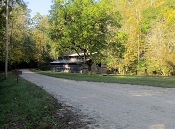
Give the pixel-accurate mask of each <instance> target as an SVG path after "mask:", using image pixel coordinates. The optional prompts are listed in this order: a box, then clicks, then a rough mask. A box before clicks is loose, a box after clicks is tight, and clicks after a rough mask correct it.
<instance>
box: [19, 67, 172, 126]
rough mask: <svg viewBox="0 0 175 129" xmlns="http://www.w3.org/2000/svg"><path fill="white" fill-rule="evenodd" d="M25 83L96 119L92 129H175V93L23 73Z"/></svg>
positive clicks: (167, 90) (145, 87)
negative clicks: (33, 84)
mask: <svg viewBox="0 0 175 129" xmlns="http://www.w3.org/2000/svg"><path fill="white" fill-rule="evenodd" d="M21 77H23V78H24V79H26V80H28V81H30V82H33V83H35V84H36V85H38V86H40V87H43V89H45V90H46V91H48V92H49V93H51V94H52V95H54V97H55V98H57V99H58V100H61V101H62V102H63V103H65V104H66V105H68V106H72V107H73V108H74V109H76V110H77V111H79V112H81V113H82V114H84V115H85V116H86V117H85V118H83V120H84V121H86V120H88V119H91V118H93V120H94V121H95V123H93V124H90V125H89V128H92V129H175V89H169V88H158V87H150V86H148V87H147V86H138V85H137V86H136V85H129V84H111V83H96V82H86V81H72V80H66V79H59V78H53V77H48V76H44V75H39V74H36V73H33V72H30V71H28V70H23V74H22V75H21Z"/></svg>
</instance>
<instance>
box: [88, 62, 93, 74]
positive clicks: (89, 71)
mask: <svg viewBox="0 0 175 129" xmlns="http://www.w3.org/2000/svg"><path fill="white" fill-rule="evenodd" d="M86 64H87V66H88V75H92V64H93V62H92V60H91V59H90V60H88V61H86Z"/></svg>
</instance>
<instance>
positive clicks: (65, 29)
mask: <svg viewBox="0 0 175 129" xmlns="http://www.w3.org/2000/svg"><path fill="white" fill-rule="evenodd" d="M108 2H109V3H108V4H107V3H106V1H104V0H102V1H100V2H93V1H92V0H82V1H79V0H75V1H69V3H66V4H63V2H62V1H61V2H55V3H54V4H55V6H54V7H55V8H53V9H52V13H51V15H50V21H51V22H50V23H51V25H52V28H51V30H50V36H51V39H52V40H55V41H56V42H58V43H59V45H60V46H61V47H62V48H60V49H61V50H72V51H75V52H77V53H80V52H83V53H84V54H85V55H88V54H90V56H93V55H92V53H94V52H98V53H100V50H101V48H104V47H105V46H106V44H107V40H106V39H107V38H108V37H109V34H110V32H111V31H112V29H109V27H114V28H118V27H120V20H121V16H120V14H119V12H118V11H112V3H111V1H108ZM56 5H57V6H56ZM54 12H55V13H54ZM96 56H97V55H96Z"/></svg>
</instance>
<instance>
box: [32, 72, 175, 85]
mask: <svg viewBox="0 0 175 129" xmlns="http://www.w3.org/2000/svg"><path fill="white" fill-rule="evenodd" d="M32 71H34V72H37V73H39V74H44V75H47V76H52V77H57V78H65V79H71V80H77V81H92V82H106V83H120V84H131V85H147V86H156V87H163V88H175V77H173V76H169V77H167V76H136V75H105V76H104V75H102V74H93V75H91V76H89V75H87V74H81V73H60V72H52V71H36V70H32Z"/></svg>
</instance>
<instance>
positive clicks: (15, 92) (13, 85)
mask: <svg viewBox="0 0 175 129" xmlns="http://www.w3.org/2000/svg"><path fill="white" fill-rule="evenodd" d="M3 76H4V75H3V73H0V98H1V99H0V128H1V129H64V128H68V127H70V128H72V127H74V125H69V124H67V123H68V122H70V121H71V119H73V120H76V119H77V116H76V117H74V116H72V114H73V113H72V112H71V111H68V110H66V111H65V110H64V112H66V114H67V115H65V114H64V116H59V115H58V114H57V113H58V112H60V111H61V110H63V108H64V107H63V106H62V105H61V104H58V103H57V100H56V99H54V98H53V97H52V96H51V95H49V94H48V93H47V92H45V91H44V90H43V89H42V88H39V87H37V86H35V85H34V84H32V83H29V82H28V81H26V80H24V79H22V78H20V79H19V82H18V83H17V82H16V77H14V76H12V75H11V74H8V79H7V80H4V79H3V78H4V77H3ZM60 109H61V110H60ZM59 110H60V111H59ZM67 112H68V113H67ZM79 123H80V122H79ZM71 126H72V127H71ZM78 126H79V125H78V124H77V125H76V126H75V127H78Z"/></svg>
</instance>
